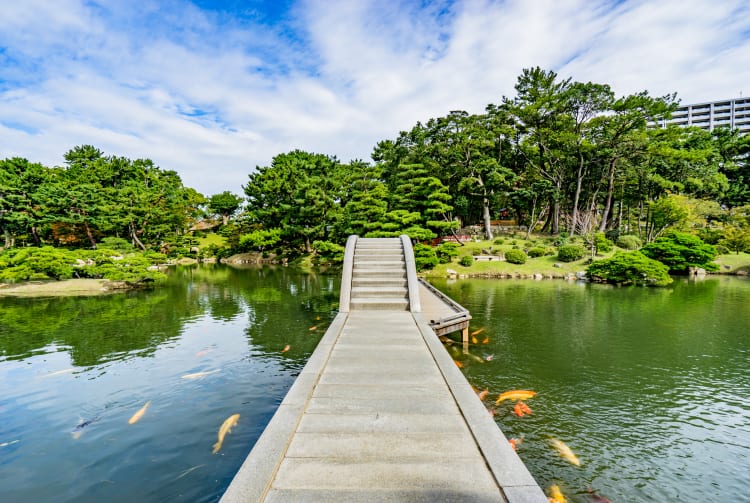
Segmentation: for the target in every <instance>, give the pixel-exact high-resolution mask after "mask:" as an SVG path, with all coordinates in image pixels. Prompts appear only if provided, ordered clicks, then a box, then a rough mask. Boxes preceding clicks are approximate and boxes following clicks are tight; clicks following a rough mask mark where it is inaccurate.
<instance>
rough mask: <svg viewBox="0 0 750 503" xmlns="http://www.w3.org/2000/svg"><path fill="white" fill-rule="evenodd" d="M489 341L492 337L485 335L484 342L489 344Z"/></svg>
mask: <svg viewBox="0 0 750 503" xmlns="http://www.w3.org/2000/svg"><path fill="white" fill-rule="evenodd" d="M489 342H490V338H489V337H485V338H484V339H483V340H482V344H489Z"/></svg>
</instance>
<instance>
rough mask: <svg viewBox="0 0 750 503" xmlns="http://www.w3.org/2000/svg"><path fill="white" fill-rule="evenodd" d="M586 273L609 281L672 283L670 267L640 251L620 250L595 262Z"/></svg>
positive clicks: (648, 283)
mask: <svg viewBox="0 0 750 503" xmlns="http://www.w3.org/2000/svg"><path fill="white" fill-rule="evenodd" d="M586 275H587V276H588V277H589V278H591V279H594V280H598V281H607V282H609V283H619V284H624V285H628V284H635V285H648V286H666V285H668V284H670V283H672V278H670V277H669V268H668V267H667V266H666V265H664V264H662V263H661V262H658V261H656V260H652V259H650V258H648V257H646V256H645V255H643V254H642V253H640V252H638V251H632V252H619V253H616V254H615V255H614V256H613V257H611V258H608V259H603V260H597V261H596V262H593V263H592V264H591V265H590V266H589V267H588V269H587V270H586Z"/></svg>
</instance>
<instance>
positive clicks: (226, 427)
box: [213, 414, 240, 454]
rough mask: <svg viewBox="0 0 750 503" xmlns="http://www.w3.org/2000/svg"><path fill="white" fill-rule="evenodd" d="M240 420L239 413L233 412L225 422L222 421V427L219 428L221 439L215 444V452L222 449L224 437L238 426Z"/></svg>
mask: <svg viewBox="0 0 750 503" xmlns="http://www.w3.org/2000/svg"><path fill="white" fill-rule="evenodd" d="M239 420H240V415H239V414H232V415H231V416H229V417H228V418H226V419H225V420H224V422H223V423H221V427H220V428H219V441H218V442H216V443H215V444H214V450H213V453H214V454H216V453H217V452H219V451H220V450H221V445H222V444H223V443H224V437H225V436H226V435H227V433H231V432H232V427H233V426H236V425H237V422H238V421H239Z"/></svg>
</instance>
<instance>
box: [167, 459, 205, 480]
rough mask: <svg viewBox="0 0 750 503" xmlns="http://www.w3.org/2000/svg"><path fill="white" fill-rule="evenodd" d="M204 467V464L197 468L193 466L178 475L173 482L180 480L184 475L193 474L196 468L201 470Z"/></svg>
mask: <svg viewBox="0 0 750 503" xmlns="http://www.w3.org/2000/svg"><path fill="white" fill-rule="evenodd" d="M204 466H206V465H205V463H204V464H202V465H198V466H193V467H192V468H188V469H187V470H185V471H183V472H182V473H181V474H179V475H178V476H177V478H176V479H174V480H180V479H181V478H182V477H184V476H185V475H187V474H188V473H192V472H194V471H195V470H197V469H198V468H202V467H204Z"/></svg>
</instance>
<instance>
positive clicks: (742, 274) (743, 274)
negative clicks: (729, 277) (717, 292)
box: [737, 271, 750, 276]
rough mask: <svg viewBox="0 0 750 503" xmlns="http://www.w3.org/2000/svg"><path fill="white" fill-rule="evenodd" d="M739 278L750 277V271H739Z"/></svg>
mask: <svg viewBox="0 0 750 503" xmlns="http://www.w3.org/2000/svg"><path fill="white" fill-rule="evenodd" d="M737 276H750V272H748V271H737Z"/></svg>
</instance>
